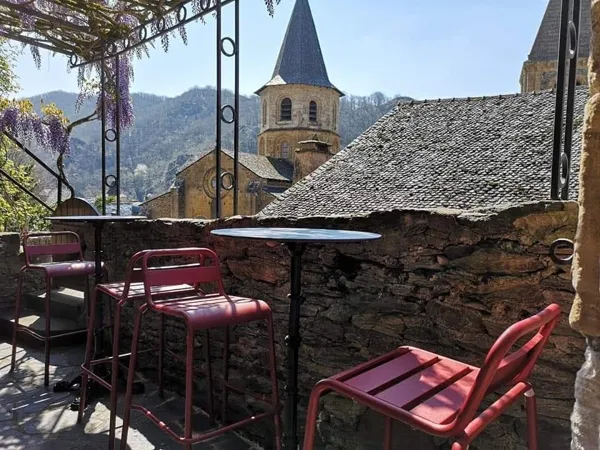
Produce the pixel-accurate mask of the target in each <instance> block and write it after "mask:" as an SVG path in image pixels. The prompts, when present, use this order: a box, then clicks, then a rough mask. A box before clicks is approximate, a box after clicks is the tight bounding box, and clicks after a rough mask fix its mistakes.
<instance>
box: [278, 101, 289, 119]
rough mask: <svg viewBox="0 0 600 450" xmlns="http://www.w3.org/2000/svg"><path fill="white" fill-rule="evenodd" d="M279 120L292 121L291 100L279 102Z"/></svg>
mask: <svg viewBox="0 0 600 450" xmlns="http://www.w3.org/2000/svg"><path fill="white" fill-rule="evenodd" d="M279 120H281V121H289V120H292V100H290V99H289V98H284V99H283V100H282V101H281V114H280V116H279Z"/></svg>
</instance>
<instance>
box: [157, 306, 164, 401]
mask: <svg viewBox="0 0 600 450" xmlns="http://www.w3.org/2000/svg"><path fill="white" fill-rule="evenodd" d="M159 316H160V318H159V324H158V395H159V396H160V398H162V399H164V398H165V382H164V375H165V374H164V365H163V364H164V359H165V315H164V314H159Z"/></svg>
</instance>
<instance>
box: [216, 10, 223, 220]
mask: <svg viewBox="0 0 600 450" xmlns="http://www.w3.org/2000/svg"><path fill="white" fill-rule="evenodd" d="M216 16H217V17H216V19H217V110H216V119H217V124H216V125H217V129H216V143H215V170H216V174H215V177H216V180H215V202H216V205H215V215H216V216H217V217H216V218H217V219H220V218H221V214H222V211H221V120H222V114H223V113H222V99H221V89H222V79H221V75H222V74H221V59H222V58H221V52H222V45H223V43H222V34H223V30H222V28H221V25H222V24H221V20H222V18H221V0H216Z"/></svg>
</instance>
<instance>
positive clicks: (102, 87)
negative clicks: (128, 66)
mask: <svg viewBox="0 0 600 450" xmlns="http://www.w3.org/2000/svg"><path fill="white" fill-rule="evenodd" d="M104 54H105V47H104V46H102V58H101V59H100V90H101V92H100V98H101V102H100V103H101V105H100V108H101V109H100V121H101V125H100V126H101V133H102V142H101V144H100V145H101V147H102V181H101V183H100V185H101V186H102V192H101V194H100V195H101V197H102V215H105V214H106V189H105V183H106V79H105V77H106V70H105V68H104V64H105V63H106V59H105V57H104Z"/></svg>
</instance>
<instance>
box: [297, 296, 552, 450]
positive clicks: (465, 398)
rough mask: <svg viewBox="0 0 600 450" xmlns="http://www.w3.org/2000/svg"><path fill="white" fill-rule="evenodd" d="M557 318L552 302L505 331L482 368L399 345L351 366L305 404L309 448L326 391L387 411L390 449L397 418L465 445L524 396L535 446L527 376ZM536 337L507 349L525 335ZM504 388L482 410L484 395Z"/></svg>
mask: <svg viewBox="0 0 600 450" xmlns="http://www.w3.org/2000/svg"><path fill="white" fill-rule="evenodd" d="M559 317H560V308H559V306H558V305H556V304H552V305H550V306H548V307H547V308H546V309H544V310H543V311H542V312H540V313H539V314H536V315H535V316H533V317H530V318H528V319H525V320H522V321H520V322H518V323H516V324H514V325H512V326H511V327H510V328H508V329H507V330H506V331H505V332H504V333H503V334H502V335H501V336H500V337H499V338H498V340H497V341H496V342H495V343H494V345H493V346H492V348H491V350H490V351H489V352H488V354H487V357H486V359H485V362H484V365H483V367H482V368H477V367H474V366H471V365H468V364H464V363H461V362H459V361H455V360H452V359H449V358H445V357H443V356H440V355H436V354H434V353H430V352H427V351H424V350H420V349H418V348H414V347H400V348H398V349H396V350H394V351H393V352H390V353H388V354H386V355H383V356H381V357H379V358H376V359H374V360H372V361H368V362H366V363H364V364H361V365H359V366H357V367H355V368H353V369H350V370H347V371H345V372H342V373H340V374H338V375H335V376H333V377H331V378H327V379H325V380H322V381H320V382H319V383H318V384H317V385H316V386H315V388H314V389H313V391H312V393H311V396H310V402H309V406H308V415H307V425H306V435H305V438H304V450H312V449H313V445H314V440H315V429H316V425H317V414H318V408H319V398H320V397H321V396H322V395H324V394H325V393H327V392H329V391H333V392H337V393H338V394H341V395H343V396H345V397H349V398H352V399H354V400H356V401H358V402H359V403H362V404H363V405H365V406H368V407H369V408H372V409H374V410H375V411H378V412H380V413H381V414H383V415H384V416H386V427H385V436H384V448H385V449H386V450H390V449H391V445H392V423H393V421H394V420H397V421H399V422H403V423H405V424H407V425H409V426H410V427H412V428H415V429H418V430H421V431H424V432H425V433H428V434H432V435H436V436H442V437H448V438H452V440H454V444H453V446H452V450H467V449H468V448H469V445H470V444H471V442H472V441H473V440H474V439H475V438H476V437H477V436H478V435H479V434H480V433H481V432H482V431H483V430H484V428H485V427H486V426H487V425H489V424H490V423H491V422H493V421H494V420H495V419H497V418H498V417H499V416H500V415H501V414H502V412H503V411H504V410H506V409H507V408H508V407H509V406H511V405H512V404H513V403H514V402H516V401H517V400H518V399H520V398H521V396H525V404H526V409H527V431H528V438H529V439H528V441H529V442H528V444H529V447H528V448H529V450H537V448H538V442H537V412H536V398H535V392H534V390H533V388H532V386H531V384H530V383H529V382H528V381H527V380H528V378H529V375H530V374H531V371H532V370H533V367H534V365H535V363H536V361H537V359H538V358H539V356H540V353H541V352H542V349H543V347H544V345H545V344H546V342H547V340H548V338H549V336H550V333H551V332H552V330H553V329H554V327H555V326H556V324H557V322H558V320H559ZM533 333H535V334H534V335H533V337H532V338H531V339H530V340H529V341H528V342H527V343H526V344H525V345H523V346H522V347H521V348H519V349H518V350H516V351H514V352H512V353H509V352H510V350H511V348H512V347H513V345H514V344H515V343H516V342H517V341H518V340H519V339H521V338H523V337H525V336H528V335H531V334H533ZM498 389H502V390H505V393H504V394H503V395H501V396H500V398H498V399H497V400H496V401H495V402H494V403H493V404H492V405H491V406H489V407H488V408H486V409H485V410H484V411H483V412H481V413H480V414H479V415H477V409H478V408H479V407H480V406H481V403H482V400H483V399H484V398H485V397H486V396H487V395H488V394H490V393H492V392H494V391H496V390H498Z"/></svg>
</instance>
